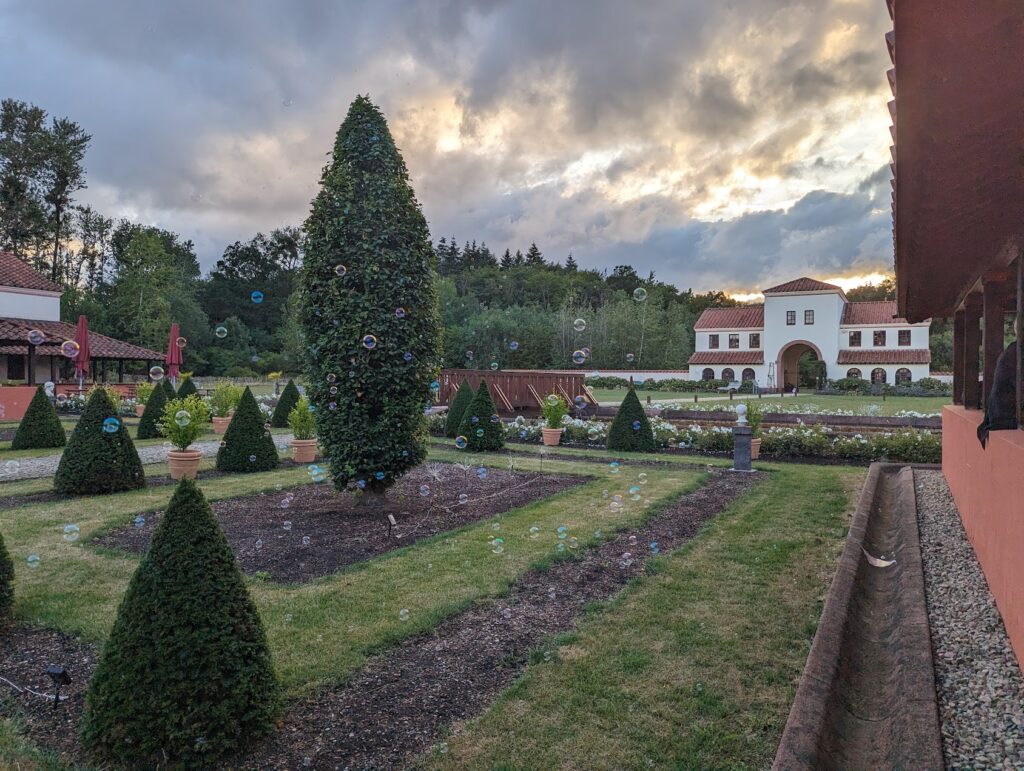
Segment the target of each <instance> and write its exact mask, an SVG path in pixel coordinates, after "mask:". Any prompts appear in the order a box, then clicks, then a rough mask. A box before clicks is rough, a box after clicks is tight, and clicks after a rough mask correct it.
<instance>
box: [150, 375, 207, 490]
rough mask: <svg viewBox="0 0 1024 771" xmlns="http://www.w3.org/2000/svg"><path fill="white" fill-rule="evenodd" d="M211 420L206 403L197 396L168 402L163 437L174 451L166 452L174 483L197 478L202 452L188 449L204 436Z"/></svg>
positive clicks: (161, 428) (163, 420) (163, 422)
mask: <svg viewBox="0 0 1024 771" xmlns="http://www.w3.org/2000/svg"><path fill="white" fill-rule="evenodd" d="M208 419H209V413H208V411H207V409H206V402H204V401H203V400H202V399H201V398H200V397H199V395H198V394H192V395H191V396H186V397H185V398H184V399H171V400H170V401H169V402H167V407H166V409H164V414H163V416H162V417H161V418H160V433H161V434H163V435H164V436H166V437H167V439H168V440H170V442H171V444H172V445H174V447H175V449H173V450H168V451H167V462H168V463H169V464H170V466H171V479H195V478H196V475H197V474H198V473H199V461H200V460H202V457H203V453H202V452H201V451H199V450H190V449H189V445H191V444H192V442H194V441H195V440H196V439H198V438H199V437H200V436H201V435H202V433H203V430H204V429H203V426H204V424H205V423H206V422H207V420H208Z"/></svg>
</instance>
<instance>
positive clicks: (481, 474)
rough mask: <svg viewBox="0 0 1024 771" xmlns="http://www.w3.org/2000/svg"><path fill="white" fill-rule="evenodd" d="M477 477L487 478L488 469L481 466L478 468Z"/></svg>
mask: <svg viewBox="0 0 1024 771" xmlns="http://www.w3.org/2000/svg"><path fill="white" fill-rule="evenodd" d="M476 476H477V479H487V469H486V468H484V467H483V466H481V467H480V468H478V469H477V470H476Z"/></svg>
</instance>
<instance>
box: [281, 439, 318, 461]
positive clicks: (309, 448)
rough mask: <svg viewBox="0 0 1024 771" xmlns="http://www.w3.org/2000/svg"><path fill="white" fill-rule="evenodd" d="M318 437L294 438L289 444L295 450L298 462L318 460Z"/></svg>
mask: <svg viewBox="0 0 1024 771" xmlns="http://www.w3.org/2000/svg"><path fill="white" fill-rule="evenodd" d="M316 442H317V440H316V439H292V440H291V441H290V442H288V446H289V447H291V448H292V450H293V451H294V452H295V462H296V463H312V462H313V461H315V460H316V449H317V448H316Z"/></svg>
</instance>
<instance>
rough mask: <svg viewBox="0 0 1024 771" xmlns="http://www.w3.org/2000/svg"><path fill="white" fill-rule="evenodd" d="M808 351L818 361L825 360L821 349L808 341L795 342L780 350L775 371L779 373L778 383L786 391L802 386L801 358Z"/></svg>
mask: <svg viewBox="0 0 1024 771" xmlns="http://www.w3.org/2000/svg"><path fill="white" fill-rule="evenodd" d="M808 351H811V352H812V353H813V354H814V355H815V356H816V357H817V358H818V361H824V360H825V359H824V357H823V356H822V355H821V349H820V348H819V347H818V346H816V345H815V344H814V343H811V342H808V341H807V340H793V341H792V342H789V343H786V344H785V345H784V346H782V348H781V349H779V358H778V360H777V361H776V367H775V369H776V371H777V372H778V373H779V374H778V382H779V384H780V385H781V386H782V387H783V388H784V389H785V390H787V391H788V390H789V389H791V388H794V387H795V386H798V385H800V357H801V356H803V355H804V354H805V353H807V352H808Z"/></svg>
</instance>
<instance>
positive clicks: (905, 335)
mask: <svg viewBox="0 0 1024 771" xmlns="http://www.w3.org/2000/svg"><path fill="white" fill-rule="evenodd" d="M898 334H899V344H900V345H910V330H909V329H901V330H900V331H899V333H898Z"/></svg>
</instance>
